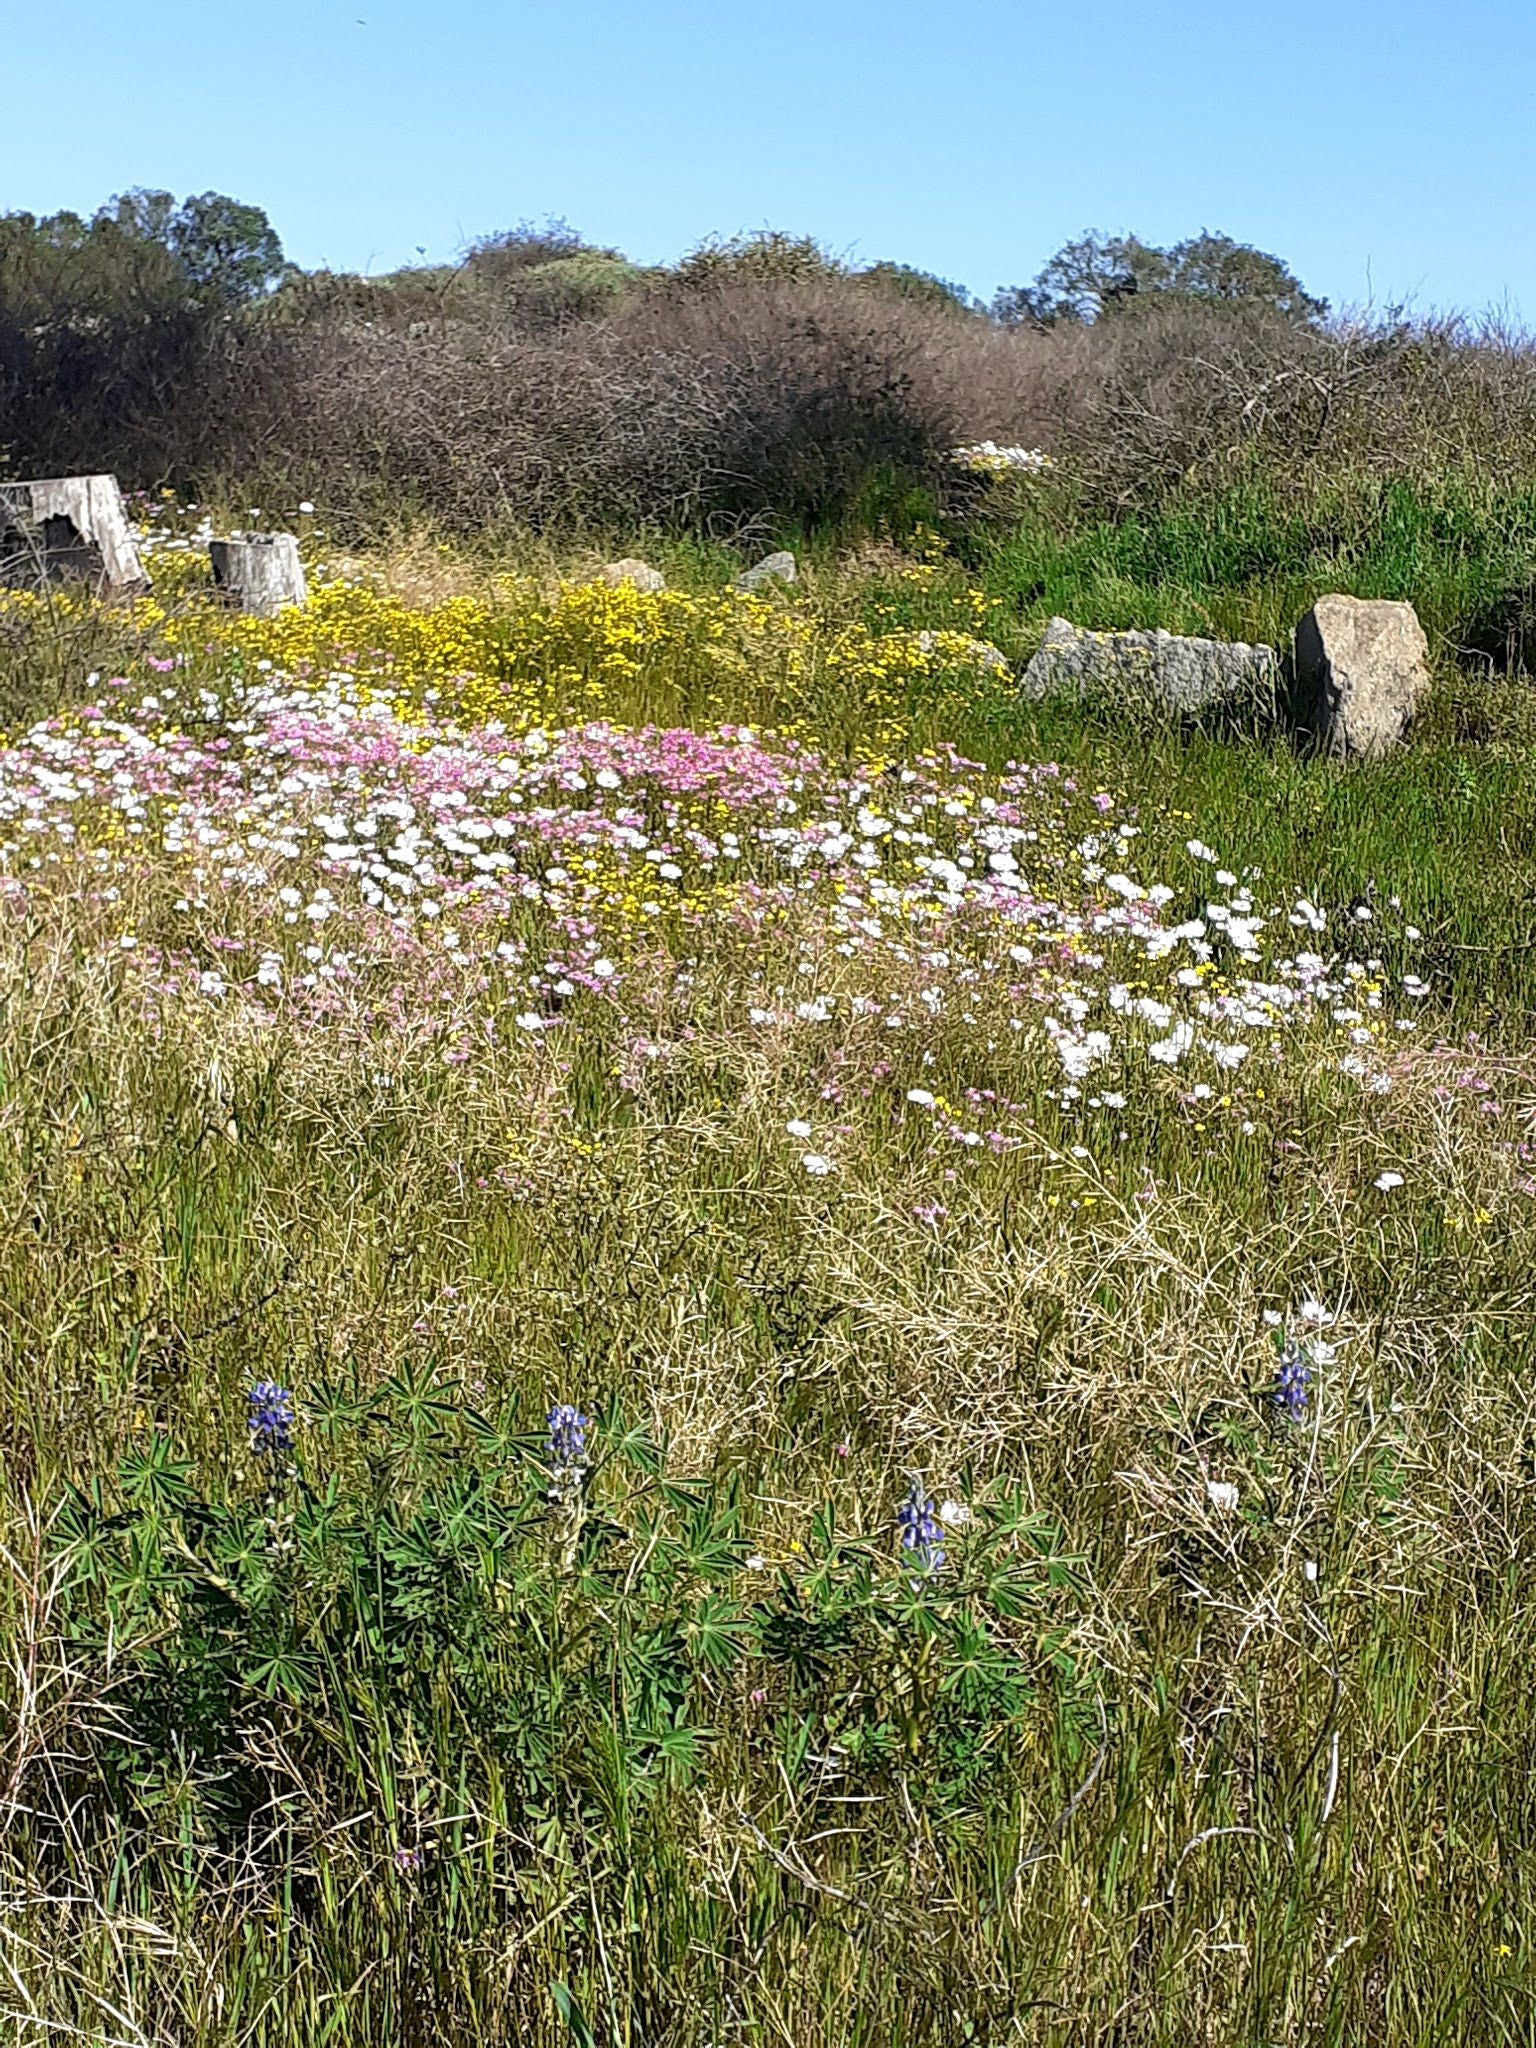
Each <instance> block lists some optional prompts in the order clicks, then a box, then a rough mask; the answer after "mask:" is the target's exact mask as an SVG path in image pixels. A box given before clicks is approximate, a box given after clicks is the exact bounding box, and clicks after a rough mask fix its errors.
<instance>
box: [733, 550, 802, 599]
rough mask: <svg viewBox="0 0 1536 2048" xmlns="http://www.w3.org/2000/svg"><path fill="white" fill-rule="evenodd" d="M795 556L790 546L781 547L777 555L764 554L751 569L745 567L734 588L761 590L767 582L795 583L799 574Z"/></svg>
mask: <svg viewBox="0 0 1536 2048" xmlns="http://www.w3.org/2000/svg"><path fill="white" fill-rule="evenodd" d="M799 573H800V572H799V570H798V569H797V568H796V567H795V558H794V556H793V555H792V554H791V553H790V552H789V549H788V548H781V549H780V550H779V552H778V553H777V554H776V555H764V557H763V559H762V560H761V561H760V562H754V563H753V564H752V567H751V568H750V569H743V570H742V572H741V574H740V575H739V576H738V577H737V578H736V580H735V582H734V583H733V584H732V585H731V588H732V589H733V590H761V588H762V587H763V585H764V584H765V583H793V582H794V581H795V579H796V577H797V576H798V575H799Z"/></svg>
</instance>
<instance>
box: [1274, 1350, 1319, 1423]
mask: <svg viewBox="0 0 1536 2048" xmlns="http://www.w3.org/2000/svg"><path fill="white" fill-rule="evenodd" d="M1311 1388H1312V1362H1311V1360H1310V1359H1309V1358H1308V1356H1307V1354H1306V1352H1305V1351H1303V1349H1302V1348H1301V1346H1300V1345H1299V1344H1298V1343H1297V1342H1296V1340H1295V1338H1294V1337H1292V1338H1291V1339H1290V1340H1289V1341H1288V1342H1287V1343H1286V1345H1285V1348H1284V1349H1283V1350H1282V1351H1281V1353H1280V1370H1279V1372H1278V1373H1277V1375H1276V1377H1275V1406H1276V1407H1277V1408H1278V1409H1279V1410H1280V1411H1281V1413H1282V1414H1283V1415H1284V1416H1285V1418H1286V1420H1287V1421H1288V1422H1305V1421H1306V1419H1307V1403H1308V1401H1309V1399H1310V1397H1311Z"/></svg>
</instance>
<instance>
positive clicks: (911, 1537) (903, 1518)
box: [896, 1479, 944, 1572]
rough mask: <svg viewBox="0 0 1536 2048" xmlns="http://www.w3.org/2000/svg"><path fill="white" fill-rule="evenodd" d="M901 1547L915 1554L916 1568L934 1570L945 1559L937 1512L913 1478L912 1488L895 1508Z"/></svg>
mask: <svg viewBox="0 0 1536 2048" xmlns="http://www.w3.org/2000/svg"><path fill="white" fill-rule="evenodd" d="M896 1526H897V1528H898V1529H899V1530H900V1531H901V1547H902V1549H903V1550H908V1551H911V1552H913V1553H914V1556H915V1560H916V1563H917V1565H918V1568H919V1569H920V1570H922V1571H925V1572H936V1571H937V1570H938V1569H939V1566H940V1565H941V1564H942V1563H943V1562H944V1531H943V1529H942V1527H941V1526H940V1524H939V1517H938V1511H937V1510H936V1509H935V1507H934V1504H933V1502H932V1501H931V1500H929V1499H928V1498H927V1497H926V1496H925V1494H924V1493H923V1490H922V1488H921V1487H920V1486H919V1485H918V1483H917V1481H916V1480H915V1479H914V1480H913V1482H912V1487H911V1491H910V1492H909V1493H908V1495H907V1497H906V1499H905V1500H904V1501H903V1502H902V1504H901V1506H900V1507H899V1508H898V1509H897V1510H896Z"/></svg>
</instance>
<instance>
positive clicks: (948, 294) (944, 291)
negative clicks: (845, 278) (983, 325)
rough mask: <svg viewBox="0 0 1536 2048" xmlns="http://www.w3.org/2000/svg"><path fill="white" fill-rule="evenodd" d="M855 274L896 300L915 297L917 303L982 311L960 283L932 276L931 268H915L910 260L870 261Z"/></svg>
mask: <svg viewBox="0 0 1536 2048" xmlns="http://www.w3.org/2000/svg"><path fill="white" fill-rule="evenodd" d="M858 275H859V276H860V277H861V278H862V279H863V280H864V282H865V283H866V284H871V285H873V286H874V287H875V289H876V290H877V291H883V292H889V293H890V294H891V295H892V296H893V297H895V298H898V299H915V300H916V301H917V303H918V304H919V305H923V306H937V307H939V308H941V309H942V308H944V307H953V308H955V310H957V311H958V312H962V313H969V312H971V311H973V310H975V311H980V310H981V308H980V307H979V306H978V305H977V303H976V301H975V300H974V299H973V298H972V297H971V295H970V293H969V292H968V291H967V290H966V288H965V286H964V285H963V284H951V283H950V281H949V279H948V278H945V277H935V275H934V274H933V272H932V271H931V270H918V269H916V268H915V267H914V265H912V264H910V263H871V264H870V265H869V266H868V268H867V269H865V270H861V271H859V273H858Z"/></svg>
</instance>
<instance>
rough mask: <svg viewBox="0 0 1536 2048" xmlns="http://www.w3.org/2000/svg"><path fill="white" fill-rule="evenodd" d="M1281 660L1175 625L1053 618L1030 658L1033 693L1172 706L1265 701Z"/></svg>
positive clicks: (1266, 650) (1264, 704)
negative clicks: (1100, 628)
mask: <svg viewBox="0 0 1536 2048" xmlns="http://www.w3.org/2000/svg"><path fill="white" fill-rule="evenodd" d="M1279 675H1280V664H1279V660H1278V658H1277V656H1276V654H1275V650H1274V649H1273V648H1272V647H1257V646H1254V647H1250V646H1249V645H1247V643H1246V642H1244V641H1241V640H1231V641H1229V640H1199V639H1192V638H1185V637H1182V636H1180V635H1179V634H1175V633H1163V632H1155V633H1142V632H1131V633H1095V632H1091V631H1089V630H1088V629H1086V628H1085V627H1082V626H1074V625H1073V624H1072V623H1071V621H1070V620H1068V619H1052V620H1051V621H1050V623H1049V625H1047V627H1046V629H1045V638H1044V639H1043V640H1042V641H1041V643H1040V646H1039V648H1038V649H1037V650H1036V652H1035V654H1034V656H1033V658H1032V659H1031V661H1030V664H1029V666H1028V667H1027V668H1026V669H1025V671H1024V678H1023V691H1024V694H1025V695H1026V696H1028V697H1051V696H1058V695H1073V696H1078V697H1108V698H1112V699H1115V698H1118V699H1121V700H1131V701H1139V702H1142V703H1150V704H1153V705H1156V706H1157V707H1159V708H1160V709H1163V710H1167V711H1174V712H1191V711H1203V710H1207V709H1210V708H1212V707H1213V706H1218V705H1229V706H1235V707H1236V706H1240V707H1253V708H1261V709H1268V708H1270V707H1271V706H1272V705H1273V703H1274V700H1275V693H1276V686H1277V684H1278V681H1279Z"/></svg>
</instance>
